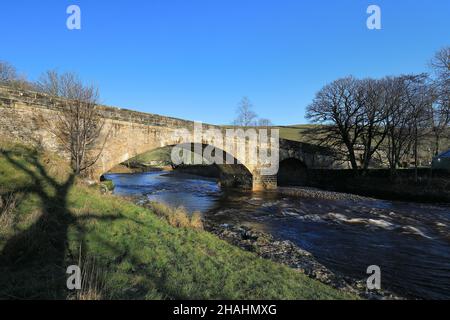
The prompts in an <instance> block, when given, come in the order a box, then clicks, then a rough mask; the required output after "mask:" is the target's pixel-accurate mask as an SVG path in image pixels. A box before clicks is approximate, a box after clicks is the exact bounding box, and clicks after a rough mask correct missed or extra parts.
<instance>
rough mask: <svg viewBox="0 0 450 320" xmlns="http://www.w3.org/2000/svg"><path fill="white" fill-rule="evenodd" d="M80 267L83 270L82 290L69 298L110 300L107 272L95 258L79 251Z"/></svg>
mask: <svg viewBox="0 0 450 320" xmlns="http://www.w3.org/2000/svg"><path fill="white" fill-rule="evenodd" d="M78 266H79V267H80V269H81V289H80V290H76V291H75V294H73V295H71V296H69V297H68V298H69V299H73V300H104V299H108V295H107V291H106V286H105V279H106V272H105V271H104V270H103V269H102V268H101V267H99V265H98V264H97V263H96V260H95V258H94V257H89V256H84V255H83V254H82V252H81V248H80V251H79V257H78Z"/></svg>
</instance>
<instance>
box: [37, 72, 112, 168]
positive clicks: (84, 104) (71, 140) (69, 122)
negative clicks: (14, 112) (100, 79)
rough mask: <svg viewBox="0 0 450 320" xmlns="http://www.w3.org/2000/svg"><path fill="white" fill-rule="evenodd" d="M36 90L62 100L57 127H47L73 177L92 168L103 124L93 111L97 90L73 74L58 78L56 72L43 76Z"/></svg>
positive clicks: (58, 75) (96, 112)
mask: <svg viewBox="0 0 450 320" xmlns="http://www.w3.org/2000/svg"><path fill="white" fill-rule="evenodd" d="M37 88H38V89H39V90H40V91H42V92H44V93H47V94H49V95H51V96H53V97H58V98H63V99H61V101H62V107H61V108H60V110H59V111H58V113H57V120H58V121H57V123H55V124H49V126H48V127H49V130H50V131H51V132H52V133H53V134H54V135H55V136H56V138H57V139H58V140H59V142H60V143H61V145H62V146H63V147H64V149H65V150H66V151H67V152H68V153H69V154H70V157H71V165H72V169H73V170H74V172H75V174H76V175H79V174H80V173H83V172H84V171H85V170H87V169H88V168H90V167H91V166H92V165H94V164H95V162H96V161H97V160H98V158H99V156H100V154H101V152H102V149H103V148H101V150H100V151H98V150H97V151H96V152H95V150H94V147H95V145H96V144H97V143H98V142H99V141H98V140H99V137H100V132H101V131H102V129H103V127H104V124H105V122H104V120H103V118H102V117H100V115H99V112H98V108H97V102H98V90H97V89H96V88H95V87H93V86H85V85H84V84H83V83H82V82H81V80H80V79H79V78H78V76H77V75H75V74H73V73H63V74H58V72H56V71H48V72H46V73H45V74H43V75H42V76H41V78H40V80H39V81H38V83H37ZM105 142H106V138H105ZM105 142H103V145H104V143H105Z"/></svg>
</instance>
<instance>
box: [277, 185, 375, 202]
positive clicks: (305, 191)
mask: <svg viewBox="0 0 450 320" xmlns="http://www.w3.org/2000/svg"><path fill="white" fill-rule="evenodd" d="M269 192H276V193H279V194H282V195H288V196H294V197H305V198H314V199H324V200H352V201H361V200H363V201H364V200H365V201H371V200H373V199H372V198H369V197H363V196H358V195H356V194H351V193H343V192H334V191H325V190H321V189H317V188H312V187H278V188H277V189H276V190H273V191H269Z"/></svg>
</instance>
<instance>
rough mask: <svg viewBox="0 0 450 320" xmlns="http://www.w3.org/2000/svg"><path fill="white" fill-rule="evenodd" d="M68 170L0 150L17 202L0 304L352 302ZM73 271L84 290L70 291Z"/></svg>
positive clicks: (1, 241) (25, 153)
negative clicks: (48, 301)
mask: <svg viewBox="0 0 450 320" xmlns="http://www.w3.org/2000/svg"><path fill="white" fill-rule="evenodd" d="M69 172H70V171H69V170H68V168H67V167H66V166H64V165H63V164H62V162H61V160H60V159H59V158H57V157H56V156H53V155H48V154H42V153H39V152H37V151H36V150H33V149H29V148H26V147H23V146H19V145H14V144H5V143H3V144H2V145H1V146H0V188H1V190H0V194H1V195H2V199H5V195H11V194H14V195H17V198H15V199H16V200H17V201H15V202H14V208H12V207H11V206H10V207H8V210H9V212H13V214H14V219H13V220H11V221H12V222H11V223H9V227H8V229H9V230H8V231H7V232H4V231H1V234H0V299H10V298H13V299H31V298H37V299H343V298H344V299H353V298H355V297H354V296H350V295H347V294H344V293H341V292H339V291H337V290H335V289H333V288H331V287H328V286H326V285H324V284H322V283H320V282H317V281H315V280H313V279H310V278H308V277H307V276H305V275H304V274H302V273H300V272H297V271H295V270H293V269H289V268H288V267H286V266H283V265H280V264H277V263H274V262H271V261H268V260H264V259H261V258H259V257H257V256H256V255H255V254H253V253H250V252H246V251H243V250H241V249H239V248H237V247H234V246H232V245H230V244H228V243H226V242H224V241H222V240H220V239H218V238H217V237H215V236H214V235H212V234H209V233H207V232H205V231H202V230H199V228H192V227H184V226H179V227H174V226H172V225H171V224H169V223H168V221H167V219H166V218H161V217H160V216H158V215H157V214H155V213H154V212H153V211H152V210H150V209H147V208H144V207H140V206H137V205H134V204H133V203H131V202H129V201H127V200H126V199H123V198H119V197H116V196H113V195H102V194H101V193H100V191H99V190H98V189H99V187H98V186H86V185H83V183H82V182H81V181H78V180H77V179H76V178H75V177H73V176H72V175H71V174H69ZM198 218H199V217H197V218H195V219H198ZM196 223H198V222H195V220H194V218H192V219H191V221H190V224H192V225H195V224H196ZM70 265H81V268H82V270H83V275H84V276H83V283H84V287H83V290H82V291H81V292H73V291H69V290H68V289H67V287H66V281H67V278H68V276H69V275H67V274H66V269H67V267H68V266H70Z"/></svg>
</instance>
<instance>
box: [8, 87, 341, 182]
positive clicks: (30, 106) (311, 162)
mask: <svg viewBox="0 0 450 320" xmlns="http://www.w3.org/2000/svg"><path fill="white" fill-rule="evenodd" d="M61 101H62V100H60V99H55V98H52V97H50V96H48V95H45V94H42V93H37V92H32V91H18V90H14V89H11V88H8V87H2V86H0V135H3V136H5V137H8V138H11V139H15V140H19V141H21V142H23V143H27V144H34V145H39V146H41V147H43V148H44V149H46V150H50V151H53V152H58V153H60V154H64V151H63V149H62V147H61V146H60V145H59V144H58V142H57V139H56V137H55V136H54V135H53V134H52V133H50V132H49V130H48V128H46V125H44V123H49V122H50V123H51V122H52V121H57V112H58V108H60V107H61V105H62V103H61ZM99 110H100V112H101V115H102V117H103V118H104V119H105V125H104V128H103V131H102V132H101V136H100V137H99V139H98V140H99V142H98V146H97V147H96V148H97V150H98V151H99V152H100V151H101V155H100V158H99V159H98V161H97V162H96V164H95V165H94V166H93V167H92V168H91V173H90V174H91V175H92V176H93V177H94V178H97V179H98V178H99V177H100V176H101V175H102V174H103V173H106V172H108V171H109V170H110V169H111V168H113V167H114V166H116V165H118V164H120V163H123V162H125V161H126V160H128V159H130V158H133V157H135V156H137V155H140V154H142V153H145V152H148V151H151V150H154V149H157V148H161V147H164V146H172V145H177V144H178V143H180V137H179V134H178V133H179V131H180V129H187V131H188V132H191V133H192V132H193V128H194V122H192V121H186V120H181V119H176V118H171V117H165V116H160V115H156V114H149V113H142V112H136V111H131V110H126V109H121V108H116V107H109V106H99ZM203 127H204V130H208V129H219V130H222V131H223V130H225V129H224V128H223V127H220V126H213V125H203ZM192 142H197V141H192ZM201 142H202V143H203V144H208V143H209V142H210V140H208V141H204V140H202V141H201ZM279 147H280V148H279V161H280V163H281V162H283V161H284V160H286V159H297V160H299V161H301V163H303V164H304V165H305V166H306V167H307V168H326V167H330V166H331V165H332V161H333V160H332V157H331V156H330V154H327V152H322V151H323V150H322V148H318V147H317V146H313V145H310V144H305V143H299V142H295V141H290V140H285V139H280V140H279ZM223 150H224V151H225V153H227V154H230V155H232V156H233V157H235V159H236V162H237V163H241V164H243V165H244V166H245V167H246V168H247V169H248V171H249V172H250V173H251V174H252V178H253V189H254V190H260V189H271V188H276V186H277V175H276V174H273V175H262V174H261V165H259V164H255V163H253V162H249V161H248V158H242V157H241V156H240V155H239V154H238V152H237V151H236V148H232V149H231V148H227V147H226V146H224V147H223Z"/></svg>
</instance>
